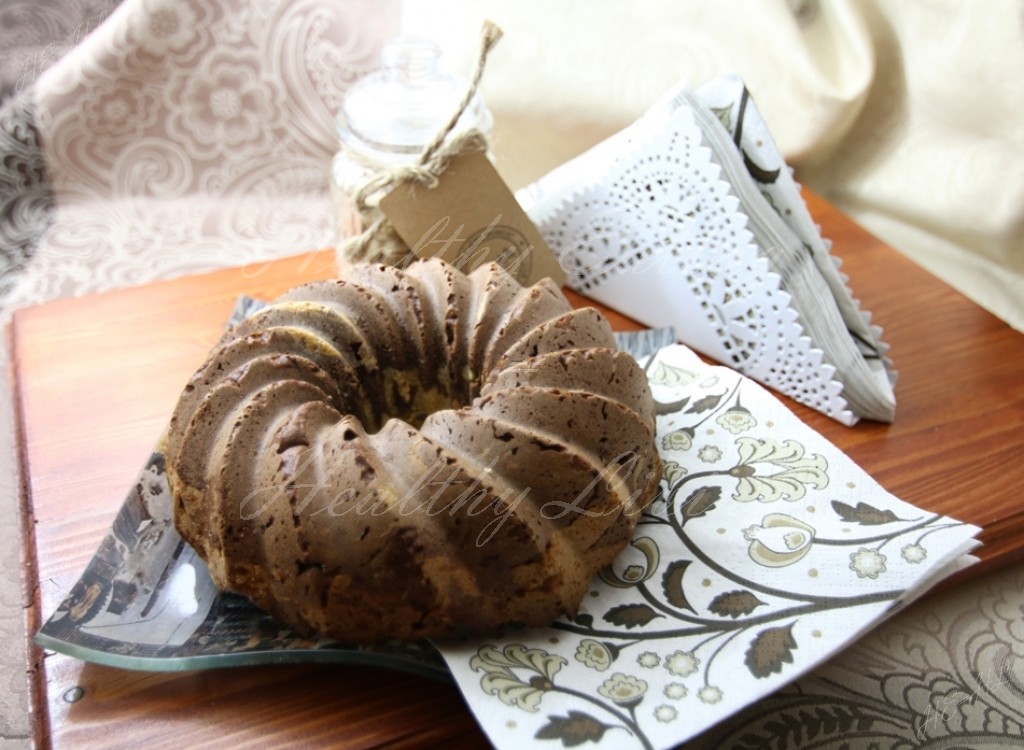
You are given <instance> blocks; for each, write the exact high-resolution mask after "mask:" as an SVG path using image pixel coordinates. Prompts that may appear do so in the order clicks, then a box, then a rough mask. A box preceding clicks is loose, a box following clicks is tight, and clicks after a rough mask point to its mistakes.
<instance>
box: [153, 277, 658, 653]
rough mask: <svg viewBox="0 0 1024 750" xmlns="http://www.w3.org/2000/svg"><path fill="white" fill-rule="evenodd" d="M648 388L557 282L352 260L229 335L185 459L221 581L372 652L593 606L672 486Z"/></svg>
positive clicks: (196, 409)
mask: <svg viewBox="0 0 1024 750" xmlns="http://www.w3.org/2000/svg"><path fill="white" fill-rule="evenodd" d="M653 430H654V411H653V403H652V400H651V393H650V389H649V387H648V385H647V381H646V378H645V376H644V373H643V372H642V371H641V370H640V368H639V367H638V366H637V364H636V363H635V362H634V361H633V359H632V358H631V357H629V356H628V355H626V354H624V353H622V352H619V351H617V350H616V349H615V348H614V339H613V338H612V332H611V329H610V327H609V325H608V323H607V321H606V320H605V319H604V318H603V317H602V316H601V315H600V313H598V312H597V311H596V310H593V309H589V308H587V309H579V310H573V309H572V308H571V306H570V305H569V303H568V302H567V301H566V299H565V297H563V296H562V294H561V292H560V290H559V289H558V287H557V286H555V285H554V284H553V283H552V282H550V281H543V282H541V283H538V284H536V285H534V286H532V287H529V288H523V287H520V286H519V285H518V284H517V283H516V282H515V281H514V280H513V279H512V277H511V276H509V275H508V274H506V273H505V272H504V271H503V270H502V269H501V268H500V267H499V266H497V265H494V264H492V265H489V266H485V267H482V268H480V269H478V270H476V271H474V272H473V273H472V274H471V275H468V276H467V275H464V274H462V273H460V272H459V271H457V270H455V269H454V268H453V267H451V266H449V265H447V264H445V263H443V262H442V261H439V260H430V261H419V262H416V263H414V264H412V265H411V266H410V267H409V268H407V269H406V270H404V271H403V270H399V269H396V268H392V267H387V266H355V267H353V268H352V269H351V270H349V271H348V272H346V274H345V277H344V279H343V280H340V281H327V282H317V283H312V284H307V285H305V286H302V287H299V288H297V289H294V290H292V291H291V292H289V293H287V294H285V295H284V296H283V297H281V298H280V299H278V300H277V301H276V302H275V303H274V304H272V305H270V306H269V307H267V308H265V309H263V310H262V311H260V312H259V313H257V314H256V315H254V316H252V317H251V318H249V319H248V320H246V321H245V322H243V323H242V324H240V325H239V326H238V327H236V328H235V329H234V330H232V331H231V332H229V334H228V335H227V336H226V337H225V338H224V340H223V342H222V344H221V345H220V346H219V347H218V348H217V349H216V350H215V351H214V352H213V353H212V355H211V356H210V358H209V359H208V360H207V362H206V363H205V364H204V365H203V366H202V367H201V368H200V369H199V371H198V372H197V373H196V374H195V375H194V376H193V377H192V379H191V381H190V382H189V384H188V385H187V386H186V388H185V391H184V393H183V394H182V396H181V399H180V401H179V402H178V405H177V408H176V409H175V412H174V416H173V418H172V421H171V425H170V429H169V431H168V435H167V441H166V445H165V450H166V455H167V458H168V474H169V476H170V479H171V487H172V490H173V493H174V498H175V508H174V518H175V523H176V525H177V527H178V529H179V530H180V532H181V534H182V536H183V537H184V538H185V539H186V541H188V542H189V543H190V544H192V546H193V547H195V548H196V550H197V551H198V552H199V554H200V555H201V556H202V557H203V559H205V560H206V562H207V563H208V565H209V567H210V571H211V573H212V575H213V578H214V580H215V581H216V582H217V584H218V585H220V586H221V587H222V588H225V589H229V590H232V591H236V592H239V593H241V594H244V595H246V596H248V597H249V598H251V599H252V600H253V601H254V602H255V603H256V604H257V605H259V606H260V607H263V608H264V609H266V610H267V611H269V612H270V613H271V614H273V615H274V616H275V617H277V618H278V619H280V620H281V621H283V622H285V623H288V624H289V625H291V626H292V627H294V628H295V629H296V630H298V631H299V632H303V633H311V632H313V631H315V632H319V633H322V634H324V635H328V636H332V637H335V638H338V639H342V640H346V641H354V642H373V641H381V640H386V639H390V638H401V639H418V638H423V637H442V636H447V635H458V634H480V633H485V632H489V631H493V630H495V629H496V628H497V627H498V626H500V625H502V624H505V623H510V622H519V623H524V624H528V625H540V624H545V623H548V622H550V621H551V620H552V619H554V618H555V617H557V616H559V615H561V614H565V613H569V614H572V613H575V611H576V609H577V606H578V604H579V602H580V599H581V598H582V596H583V595H584V593H585V592H586V590H587V586H588V583H589V581H590V579H591V577H592V576H593V575H594V574H595V573H596V571H597V570H599V569H600V568H601V567H602V566H604V565H607V564H608V563H610V562H611V561H612V560H613V559H614V558H615V556H616V554H617V553H618V552H619V551H620V550H621V549H622V547H623V546H624V545H625V544H626V542H627V541H628V540H629V538H630V536H631V534H632V531H633V529H634V527H635V525H636V522H637V519H638V517H639V515H640V511H641V510H643V508H644V507H646V505H647V504H648V503H649V502H650V500H651V498H652V496H653V495H654V493H655V490H656V487H657V484H658V481H659V479H660V474H661V463H660V460H659V458H658V454H657V451H656V449H655V446H654V439H653V434H654V432H653Z"/></svg>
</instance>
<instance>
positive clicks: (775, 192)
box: [520, 77, 895, 424]
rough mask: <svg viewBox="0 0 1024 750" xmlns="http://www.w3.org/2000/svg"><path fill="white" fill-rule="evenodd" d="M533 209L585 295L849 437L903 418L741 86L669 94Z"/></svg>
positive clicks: (883, 366)
mask: <svg viewBox="0 0 1024 750" xmlns="http://www.w3.org/2000/svg"><path fill="white" fill-rule="evenodd" d="M705 100H706V102H705ZM755 178H756V179H755ZM520 200H521V201H522V202H523V203H524V205H526V207H527V209H528V211H529V213H530V216H531V218H532V219H533V220H534V221H535V222H536V223H537V224H538V226H539V227H540V228H541V230H542V232H543V233H544V235H545V237H546V239H547V240H548V242H549V243H550V244H551V246H552V247H553V248H555V250H556V252H558V253H559V255H560V259H561V261H562V265H563V267H564V268H565V270H566V272H567V274H568V276H569V284H570V285H571V286H573V287H574V288H575V289H577V290H578V291H580V292H582V293H584V294H586V295H587V296H589V297H591V298H593V299H595V300H598V301H600V302H603V303H605V304H607V305H608V306H610V307H613V308H615V309H617V310H620V311H622V312H624V313H626V314H628V315H630V316H632V317H634V318H636V319H637V320H639V321H642V322H644V323H646V324H648V325H651V326H672V327H674V328H675V330H676V331H677V333H678V334H679V336H680V340H681V341H683V342H684V343H686V344H688V345H690V346H692V347H694V348H695V349H697V350H699V351H701V352H703V353H705V354H707V355H708V356H711V357H713V358H715V359H717V360H718V361H720V362H723V363H727V364H729V365H731V366H732V367H734V368H736V369H738V370H740V371H741V372H744V373H746V374H748V375H750V376H751V377H753V378H755V379H757V380H759V381H761V382H762V383H765V384H767V385H769V386H771V387H773V388H775V389H777V390H779V391H781V392H783V393H786V394H787V395H790V396H792V397H793V398H795V399H797V400H798V401H801V402H802V403H805V404H807V405H809V406H811V407H813V408H815V409H817V410H819V411H821V412H823V413H825V414H828V415H829V416H831V417H833V418H835V419H837V420H839V421H840V422H842V423H844V424H853V423H854V422H856V421H857V419H858V418H860V417H868V418H872V419H879V420H883V421H889V420H891V419H892V416H893V411H894V408H895V399H894V397H893V394H892V387H891V386H892V382H893V379H894V376H893V375H892V373H890V372H889V369H888V366H887V365H888V362H887V360H886V359H885V351H886V347H885V345H884V344H883V343H882V342H881V341H880V337H879V334H880V329H878V328H877V327H873V326H871V325H870V324H869V322H868V318H867V316H866V315H865V314H863V313H861V311H860V310H859V307H858V305H857V303H856V302H855V301H854V300H853V298H852V296H851V295H850V292H849V290H848V289H847V287H846V286H845V281H844V279H843V277H842V276H841V275H840V274H839V272H838V270H837V268H836V261H835V260H834V259H833V258H832V257H831V256H830V255H829V254H828V247H829V246H828V243H827V242H826V241H824V240H823V239H822V238H821V235H820V232H819V231H818V229H817V227H816V226H815V225H814V223H813V221H812V219H811V217H810V214H809V213H808V211H807V207H806V205H805V204H804V202H803V200H802V198H801V197H800V189H799V186H798V185H797V184H796V182H795V181H794V180H793V178H792V175H791V173H790V171H789V169H788V168H787V167H786V165H785V163H784V160H783V158H782V155H781V154H780V153H779V151H778V149H777V148H776V147H775V145H774V143H773V142H772V141H771V138H770V136H769V134H768V131H767V128H766V127H765V125H764V122H763V120H762V119H761V118H760V115H759V114H758V113H757V110H756V108H755V107H754V105H753V102H752V101H751V100H750V99H749V96H748V95H747V93H746V89H745V88H744V87H743V85H742V82H741V81H740V80H739V79H737V78H735V77H729V78H723V79H721V80H719V81H716V82H713V84H711V85H709V86H707V87H704V88H703V89H701V91H700V92H696V93H695V92H692V91H690V90H689V89H688V88H687V87H685V86H683V87H680V88H679V89H677V90H675V91H673V92H670V93H669V94H668V95H667V96H665V97H664V98H663V99H662V100H661V101H660V102H658V103H657V104H656V105H655V106H654V107H652V108H651V110H650V111H648V112H647V113H646V114H645V115H644V116H643V117H642V118H641V119H639V120H638V121H637V122H636V123H634V124H633V125H632V126H630V127H628V128H626V129H625V130H623V131H622V132H620V133H618V134H616V135H615V136H612V137H611V138H610V139H608V140H607V141H605V142H603V143H601V144H599V145H598V146H596V147H594V148H593V149H591V150H590V151H588V152H586V153H585V154H583V155H581V156H580V157H577V158H576V159H574V160H572V161H570V162H568V163H567V164H564V165H562V166H561V167H559V168H557V169H556V170H554V171H553V172H551V173H550V174H548V175H546V176H545V177H543V178H542V179H541V180H539V181H538V182H537V183H534V184H533V185H531V186H530V187H529V188H526V189H525V190H523V191H521V192H520Z"/></svg>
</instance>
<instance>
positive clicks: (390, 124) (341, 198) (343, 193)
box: [331, 36, 493, 261]
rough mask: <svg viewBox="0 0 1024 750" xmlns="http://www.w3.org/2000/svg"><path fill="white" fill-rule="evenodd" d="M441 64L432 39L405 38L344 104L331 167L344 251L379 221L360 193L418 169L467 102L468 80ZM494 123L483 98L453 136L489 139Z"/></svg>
mask: <svg viewBox="0 0 1024 750" xmlns="http://www.w3.org/2000/svg"><path fill="white" fill-rule="evenodd" d="M440 57H441V50H440V48H439V47H438V46H437V44H435V43H434V42H433V41H431V40H429V39H425V38H423V37H417V36H401V37H398V38H397V39H395V40H393V41H392V42H390V43H389V44H387V45H386V46H385V47H384V49H383V50H382V52H381V68H380V69H378V70H377V71H375V72H373V73H370V74H369V75H367V76H365V77H363V78H361V79H359V80H358V81H357V82H356V83H355V84H354V85H353V86H352V88H350V89H349V91H348V93H347V94H346V95H345V97H344V99H343V100H342V104H341V111H340V112H339V113H338V117H337V128H338V138H339V140H340V149H339V150H338V152H337V154H335V156H334V160H333V162H332V165H331V166H332V168H331V174H332V180H331V190H332V197H333V201H334V207H335V216H336V221H337V227H338V247H339V248H341V247H342V246H343V245H344V242H345V240H346V239H348V238H349V237H352V236H354V235H356V234H359V233H360V232H361V231H363V229H364V228H365V227H366V226H368V225H369V224H370V223H371V222H372V221H374V219H375V218H376V216H375V215H374V214H375V209H371V210H370V211H369V212H368V213H364V214H360V213H359V211H358V210H357V209H356V207H355V206H354V203H353V200H352V197H353V196H354V194H355V193H356V192H357V191H358V190H359V188H360V187H362V185H363V184H364V183H365V182H366V180H367V179H368V178H370V177H372V176H373V175H374V174H375V173H377V172H379V171H381V170H387V169H389V168H394V167H397V166H403V165H411V164H415V163H416V161H417V160H418V158H419V156H420V153H421V152H422V151H423V148H424V147H425V146H426V145H427V144H428V143H430V142H431V141H432V140H433V139H434V137H435V136H436V135H437V134H438V133H439V132H440V130H441V128H443V127H444V126H445V125H446V124H447V123H448V121H449V119H450V118H451V117H452V115H453V114H454V113H455V111H456V109H457V108H458V105H459V103H460V102H461V101H462V98H463V97H464V96H465V94H466V90H467V87H468V86H469V83H468V81H466V80H465V79H464V78H462V77H461V76H458V75H455V74H452V73H448V72H445V71H442V70H440V69H439V66H438V63H439V61H440ZM492 123H493V118H492V117H491V113H490V111H489V110H488V109H487V107H486V106H485V105H484V103H483V100H482V99H481V97H480V96H479V94H478V95H476V96H475V97H474V98H473V101H472V102H471V103H470V105H469V106H468V107H467V108H466V110H465V112H463V114H462V117H460V118H459V122H458V123H457V125H456V126H455V129H454V130H453V134H458V133H460V132H464V131H466V130H469V129H471V128H477V129H478V130H480V131H482V132H484V133H485V134H486V133H489V132H490V129H491V125H492ZM340 260H347V259H342V258H339V261H340Z"/></svg>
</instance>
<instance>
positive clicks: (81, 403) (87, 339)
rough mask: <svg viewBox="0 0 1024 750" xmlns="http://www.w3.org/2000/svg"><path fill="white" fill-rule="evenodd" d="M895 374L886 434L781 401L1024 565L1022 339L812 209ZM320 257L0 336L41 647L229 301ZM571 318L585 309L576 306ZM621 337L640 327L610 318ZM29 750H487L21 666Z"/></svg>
mask: <svg viewBox="0 0 1024 750" xmlns="http://www.w3.org/2000/svg"><path fill="white" fill-rule="evenodd" d="M808 199H809V203H810V206H811V210H812V213H813V214H814V215H815V218H816V219H817V220H818V221H819V222H820V223H821V224H822V226H823V228H824V233H825V235H826V236H828V237H831V238H832V239H833V240H834V241H835V253H836V254H837V255H838V256H839V257H841V258H843V259H844V266H843V270H844V272H846V273H847V274H848V275H849V276H850V279H851V286H852V288H853V289H854V290H855V292H856V294H857V296H858V297H859V298H860V299H861V300H862V302H863V304H864V307H865V308H866V309H868V310H871V311H872V312H873V313H874V320H875V321H876V322H878V323H879V324H881V325H882V326H884V328H885V329H886V334H885V339H886V340H887V341H888V342H889V343H890V344H891V345H892V350H891V355H892V357H893V359H894V360H895V362H896V366H897V368H898V369H899V371H900V381H899V383H898V385H897V403H898V407H897V416H896V422H895V423H894V424H893V425H881V424H873V423H862V424H860V425H857V426H856V427H854V428H848V427H843V426H842V425H839V424H838V423H836V422H833V421H832V420H830V419H828V418H827V417H824V416H822V415H820V414H817V413H815V412H812V411H810V410H809V409H806V408H804V407H802V406H800V405H797V404H794V403H792V402H790V401H789V400H788V399H783V400H784V401H786V402H787V404H789V405H790V406H791V408H793V409H794V411H796V412H797V414H798V415H799V416H800V417H801V418H803V419H804V420H805V421H806V422H808V423H809V424H810V425H811V426H812V427H813V428H815V429H817V430H818V431H819V432H821V433H822V434H824V435H825V436H826V437H827V438H828V439H830V440H831V441H832V442H834V443H835V444H836V445H838V446H839V447H840V448H841V449H843V450H844V451H845V452H846V453H847V454H849V455H850V456H851V457H852V458H853V459H854V460H855V461H857V462H858V463H859V464H860V465H861V466H863V467H864V468H865V469H866V470H867V471H868V472H869V473H870V474H872V476H874V477H875V478H876V479H877V480H878V481H879V482H880V483H881V484H882V485H883V486H884V487H885V488H886V489H888V490H889V491H891V492H893V493H894V494H896V495H897V496H899V497H901V498H903V499H904V500H907V501H908V502H911V503H914V504H916V505H919V506H921V507H922V508H926V509H928V510H932V511H936V512H941V513H946V514H949V515H953V516H955V517H957V518H960V519H962V520H965V521H969V522H972V523H976V524H978V525H980V526H982V527H983V528H984V532H983V534H982V539H983V541H984V542H985V546H984V547H983V549H982V551H981V555H982V557H983V563H982V564H981V565H979V566H975V568H973V569H971V570H969V571H968V572H967V573H966V574H961V577H964V576H965V575H966V576H973V575H978V574H981V573H983V572H984V571H985V570H986V569H991V568H994V567H996V566H999V565H1003V564H1005V563H1007V562H1009V561H1011V560H1014V559H1017V558H1019V557H1021V556H1022V555H1024V536H1022V534H1021V532H1022V531H1024V507H1022V503H1021V495H1020V488H1021V487H1022V486H1024V460H1022V459H1021V455H1022V450H1021V449H1022V447H1024V377H1022V373H1024V336H1022V335H1021V334H1020V333H1018V332H1016V331H1014V330H1013V329H1012V328H1010V327H1009V326H1007V325H1006V324H1004V323H1002V322H1000V321H999V320H997V319H996V318H994V317H993V316H991V315H989V314H988V313H986V312H985V311H983V310H982V309H980V308H979V307H977V306H976V305H974V304H973V303H971V302H970V301H969V300H967V299H965V298H964V297H962V296H961V295H960V294H958V293H957V292H955V291H953V290H952V289H950V288H949V287H948V286H946V285H945V284H943V283H941V282H939V281H937V280H936V279H935V278H933V277H932V276H930V275H929V274H927V273H926V272H924V271H923V270H921V269H920V268H919V267H917V266H916V265H914V264H913V263H912V262H910V261H909V260H907V259H905V258H903V257H902V256H900V255H899V254H897V253H896V252H894V251H893V250H891V249H890V248H888V247H886V246H885V245H884V244H883V243H881V242H880V241H879V240H877V239H875V238H874V237H872V236H870V235H869V234H867V233H866V232H864V231H863V230H862V229H860V228H859V227H857V226H856V225H855V224H853V223H852V222H850V221H849V220H848V219H847V218H846V217H844V216H843V215H841V214H840V213H839V212H838V211H836V210H835V209H834V208H832V207H831V206H830V205H828V204H827V203H825V202H824V201H821V200H819V199H817V198H815V197H814V196H808ZM331 258H332V256H331V254H330V253H326V252H319V253H310V254H308V255H303V256H297V257H294V258H285V259H282V260H280V261H276V262H273V263H270V264H266V265H263V266H259V267H247V268H243V269H232V270H226V271H220V272H216V273H212V274H207V275H204V276H199V277H192V278H185V279H178V280H174V281H168V282H163V283H158V284H153V285H150V286H147V287H144V288H135V289H128V290H124V291H118V292H112V293H108V294H102V295H95V296H91V297H84V298H79V299H68V300H61V301H57V302H52V303H48V304H46V305H42V306H39V307H33V308H27V309H25V310H22V311H19V312H18V313H16V314H15V317H14V320H13V323H12V325H11V328H10V336H11V344H12V352H13V358H14V375H15V382H16V400H17V408H18V424H19V430H20V435H19V438H20V440H19V444H20V447H21V460H22V463H23V468H24V477H23V485H24V486H23V498H22V500H23V506H24V514H25V516H24V517H25V530H26V534H25V550H24V559H25V570H26V574H25V575H26V578H27V585H28V587H29V590H31V591H33V592H34V597H33V604H32V606H31V607H30V608H29V610H28V611H27V619H28V623H27V624H28V629H29V632H30V633H34V632H35V630H36V629H37V628H38V626H39V624H40V621H41V619H42V618H44V617H46V616H49V614H51V613H52V612H53V611H54V609H55V608H56V606H57V605H58V603H59V602H60V601H61V599H62V598H63V597H64V596H65V595H66V593H67V592H68V590H69V589H70V587H71V585H72V584H73V583H74V581H75V580H76V579H77V577H78V576H79V575H80V573H81V571H82V569H83V568H84V566H85V564H86V563H87V562H88V560H89V558H90V557H91V556H92V554H93V552H94V551H95V549H96V547H97V545H98V543H99V541H100V539H101V538H102V536H103V535H104V533H105V532H106V531H107V529H108V527H109V525H110V523H111V521H112V520H113V517H114V514H115V513H116V511H117V509H118V508H119V507H120V505H121V503H122V501H123V498H124V496H125V494H126V492H127V490H128V488H129V486H130V484H131V482H132V481H133V480H134V478H135V475H136V473H137V472H138V470H139V468H140V467H141V466H142V465H143V463H144V462H145V460H146V458H147V457H148V455H149V453H150V451H151V449H152V448H153V446H154V444H155V443H156V441H157V439H158V437H159V435H160V432H161V430H162V429H163V427H164V425H165V423H166V421H167V418H168V416H169V414H170V411H171V409H172V407H173V405H174V403H175V401H176V400H177V397H178V394H179V392H180V390H181V388H182V386H183V385H184V383H185V381H186V379H187V378H188V376H189V375H190V374H191V373H192V371H193V370H194V369H195V368H196V367H197V366H198V365H199V364H200V363H201V361H202V360H203V358H204V357H205V355H206V353H207V351H208V350H209V348H210V347H211V346H212V344H213V343H214V342H215V341H216V340H217V338H218V336H219V335H220V332H221V329H222V326H223V322H224V321H225V320H226V319H227V316H228V315H229V313H230V311H231V309H232V307H233V305H234V302H235V299H236V297H237V296H238V295H239V294H242V293H245V294H250V295H253V296H257V297H263V298H271V297H273V296H275V295H276V294H278V293H280V292H281V291H283V290H285V289H286V288H289V287H291V286H293V285H295V284H296V283H298V282H300V281H302V280H310V279H315V278H327V277H330V276H332V275H333V273H334V272H333V266H332V261H331ZM573 297H574V301H575V302H576V303H580V304H581V303H582V301H581V300H580V299H579V298H578V297H575V296H573ZM612 317H613V324H614V325H615V326H616V327H617V328H620V329H622V328H629V327H636V326H635V324H631V321H629V320H628V319H625V318H623V317H622V316H617V315H613V316H612ZM32 653H33V658H32V663H33V669H34V687H35V696H34V699H35V704H34V711H35V716H34V719H35V726H36V739H37V743H38V745H39V746H40V747H50V746H53V747H61V748H65V747H66V748H111V747H146V748H175V749H176V750H177V749H179V748H184V747H187V748H200V747H218V748H220V747H233V748H235V747H237V748H242V747H261V748H262V747H289V748H291V747H345V748H348V747H353V748H355V747H360V748H365V747H382V746H387V747H446V748H481V747H487V746H488V743H487V741H486V738H485V737H484V735H483V734H482V733H481V731H480V730H479V728H478V727H477V726H476V724H475V722H474V720H473V718H472V716H471V714H470V713H469V711H468V710H467V709H466V708H465V705H464V704H463V702H462V699H461V696H460V695H459V692H458V690H457V688H455V687H454V686H453V685H448V684H443V683H437V682H433V681H430V680H427V679H425V678H419V677H413V676H409V675H406V674H403V673H397V672H388V671H386V670H373V669H368V668H360V667H347V666H346V667H339V666H287V667H285V666H279V667H246V668H234V669H220V670H210V671H205V672H186V673H175V674H153V673H144V672H129V671H121V670H116V669H111V668H106V667H100V666H96V665H92V664H84V663H82V662H79V661H77V660H74V659H71V658H68V657H65V656H62V655H59V654H43V653H41V652H39V651H38V650H36V649H33V652H32Z"/></svg>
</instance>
